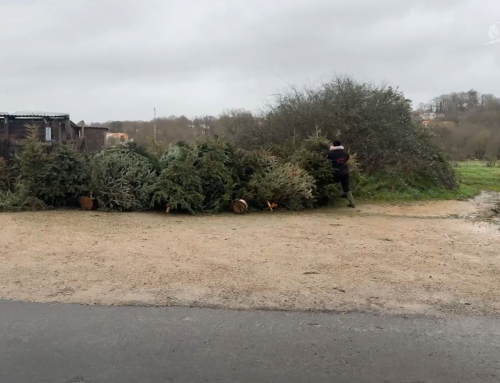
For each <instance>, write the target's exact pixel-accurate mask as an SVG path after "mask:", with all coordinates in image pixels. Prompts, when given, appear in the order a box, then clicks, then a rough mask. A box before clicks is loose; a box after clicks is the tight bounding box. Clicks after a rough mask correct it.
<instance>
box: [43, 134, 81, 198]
mask: <svg viewBox="0 0 500 383" xmlns="http://www.w3.org/2000/svg"><path fill="white" fill-rule="evenodd" d="M86 166H87V164H86V163H85V160H84V158H83V156H82V155H81V154H80V153H78V152H77V151H76V150H75V149H73V148H72V147H70V146H69V145H64V144H60V145H57V146H56V147H55V148H54V149H53V150H52V151H51V153H50V154H49V155H48V157H47V165H46V168H45V169H44V175H43V187H42V189H41V190H40V194H39V198H40V199H41V200H42V201H44V203H46V204H47V205H49V206H54V207H61V206H66V205H70V204H71V205H73V204H76V203H77V200H78V197H80V196H81V195H82V193H83V192H84V190H85V185H86V183H87V168H86Z"/></svg>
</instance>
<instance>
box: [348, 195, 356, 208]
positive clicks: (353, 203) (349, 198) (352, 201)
mask: <svg viewBox="0 0 500 383" xmlns="http://www.w3.org/2000/svg"><path fill="white" fill-rule="evenodd" d="M347 199H348V200H349V205H347V206H349V207H352V208H354V207H356V202H355V201H354V197H353V195H352V192H349V193H347Z"/></svg>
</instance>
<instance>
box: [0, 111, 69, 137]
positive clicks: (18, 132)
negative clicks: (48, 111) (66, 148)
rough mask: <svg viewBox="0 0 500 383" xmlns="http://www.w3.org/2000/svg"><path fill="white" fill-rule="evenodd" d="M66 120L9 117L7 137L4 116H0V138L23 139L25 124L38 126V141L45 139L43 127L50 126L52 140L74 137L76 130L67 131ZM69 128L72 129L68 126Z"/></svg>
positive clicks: (26, 132) (25, 135) (25, 129)
mask: <svg viewBox="0 0 500 383" xmlns="http://www.w3.org/2000/svg"><path fill="white" fill-rule="evenodd" d="M67 121H69V120H64V119H50V118H47V119H46V120H42V119H21V118H15V119H12V118H9V122H8V128H9V129H8V133H9V134H8V137H7V129H6V124H5V118H4V117H2V118H0V138H3V139H10V140H23V139H25V138H26V137H27V136H28V129H27V128H26V125H36V126H38V129H39V132H38V138H39V140H40V141H45V128H46V127H51V128H52V141H64V140H67V139H68V138H70V139H71V137H72V138H73V139H75V138H76V131H74V132H71V131H70V132H68V131H67V125H68V123H67ZM70 130H74V129H73V128H70Z"/></svg>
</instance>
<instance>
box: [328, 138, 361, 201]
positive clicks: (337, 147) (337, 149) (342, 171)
mask: <svg viewBox="0 0 500 383" xmlns="http://www.w3.org/2000/svg"><path fill="white" fill-rule="evenodd" d="M327 157H328V159H329V160H330V162H331V163H332V166H333V171H334V173H333V179H334V181H335V182H340V185H341V186H342V190H343V191H344V195H345V196H346V197H347V198H348V199H349V207H356V203H355V201H354V197H353V195H352V192H351V188H350V186H349V165H347V161H349V153H347V152H346V151H345V149H344V147H343V146H342V143H341V142H340V141H338V140H336V141H333V145H332V146H331V147H330V151H329V152H328V154H327Z"/></svg>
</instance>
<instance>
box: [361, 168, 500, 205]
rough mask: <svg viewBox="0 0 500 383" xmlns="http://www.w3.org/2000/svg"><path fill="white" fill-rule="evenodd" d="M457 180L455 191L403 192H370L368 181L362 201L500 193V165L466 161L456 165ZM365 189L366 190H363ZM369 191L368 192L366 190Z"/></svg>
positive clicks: (382, 190) (464, 196)
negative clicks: (492, 165)
mask: <svg viewBox="0 0 500 383" xmlns="http://www.w3.org/2000/svg"><path fill="white" fill-rule="evenodd" d="M456 172H457V178H458V180H459V185H460V186H459V188H458V190H455V191H450V190H443V189H427V190H419V189H404V190H401V191H394V190H388V189H387V188H380V189H377V190H369V189H370V188H371V187H373V185H370V183H371V181H374V182H376V181H375V180H370V179H369V180H368V182H367V184H366V185H365V187H364V188H362V194H364V195H362V196H360V198H359V199H360V200H368V201H381V202H384V201H419V200H433V199H469V198H472V197H474V196H476V195H477V194H479V193H480V192H481V191H496V192H500V164H497V166H496V167H487V166H486V163H485V162H481V161H465V162H459V163H457V164H456ZM363 189H364V190H363ZM366 189H368V190H366Z"/></svg>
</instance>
